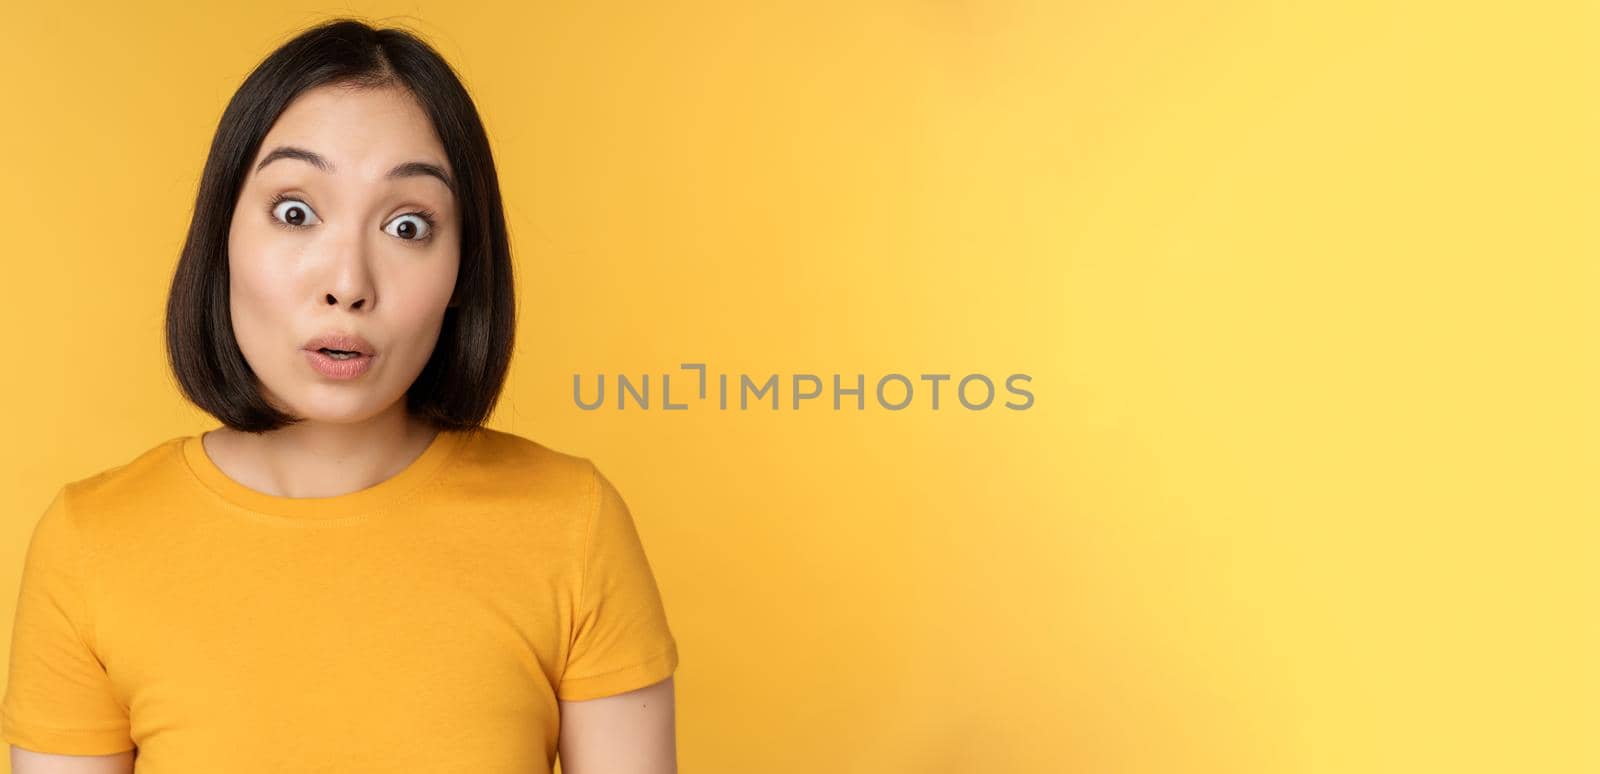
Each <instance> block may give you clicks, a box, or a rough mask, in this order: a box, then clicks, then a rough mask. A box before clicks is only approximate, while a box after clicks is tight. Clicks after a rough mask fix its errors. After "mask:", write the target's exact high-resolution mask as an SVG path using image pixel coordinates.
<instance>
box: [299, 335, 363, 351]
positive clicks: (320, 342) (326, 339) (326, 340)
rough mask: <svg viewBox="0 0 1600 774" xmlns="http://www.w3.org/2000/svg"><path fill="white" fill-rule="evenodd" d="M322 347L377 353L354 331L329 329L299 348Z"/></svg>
mask: <svg viewBox="0 0 1600 774" xmlns="http://www.w3.org/2000/svg"><path fill="white" fill-rule="evenodd" d="M323 348H327V349H340V350H344V351H345V352H360V353H361V354H363V355H376V354H378V353H377V352H375V351H374V350H373V349H372V345H371V344H369V343H367V340H366V339H364V338H361V337H360V336H358V335H356V334H354V333H342V332H339V331H329V332H328V333H324V334H322V335H320V336H317V337H315V338H313V339H311V340H310V341H307V342H306V343H305V345H304V346H302V347H301V349H310V350H317V349H323Z"/></svg>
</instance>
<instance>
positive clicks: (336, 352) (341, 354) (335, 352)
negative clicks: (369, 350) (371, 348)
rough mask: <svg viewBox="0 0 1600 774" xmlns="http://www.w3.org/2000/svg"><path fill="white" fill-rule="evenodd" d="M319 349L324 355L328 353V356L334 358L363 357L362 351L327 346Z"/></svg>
mask: <svg viewBox="0 0 1600 774" xmlns="http://www.w3.org/2000/svg"><path fill="white" fill-rule="evenodd" d="M317 351H318V352H321V353H322V354H324V355H327V356H328V357H331V358H333V359H334V360H353V359H355V358H358V357H361V353H360V352H346V351H345V350H342V349H328V348H327V347H323V348H322V349H319V350H317Z"/></svg>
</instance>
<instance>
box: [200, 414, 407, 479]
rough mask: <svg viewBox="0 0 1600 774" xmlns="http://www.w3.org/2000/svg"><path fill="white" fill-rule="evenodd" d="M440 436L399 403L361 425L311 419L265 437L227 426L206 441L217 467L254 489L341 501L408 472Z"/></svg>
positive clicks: (203, 437)
mask: <svg viewBox="0 0 1600 774" xmlns="http://www.w3.org/2000/svg"><path fill="white" fill-rule="evenodd" d="M437 432H438V431H437V430H436V429H435V428H433V427H432V426H430V425H428V424H427V423H425V422H422V421H420V420H417V419H415V418H414V417H412V416H411V415H410V414H409V413H407V412H406V411H405V405H404V402H403V401H400V402H397V403H396V406H395V408H394V409H391V410H389V411H385V412H384V413H382V414H379V415H377V416H374V417H372V418H370V419H366V420H363V421H360V422H341V423H334V422H316V421H312V420H306V421H304V422H301V423H299V424H297V425H291V426H289V427H285V428H282V429H279V430H273V431H271V432H268V433H261V434H254V433H241V432H237V431H234V430H231V429H229V428H226V427H222V428H218V429H216V430H212V431H210V432H208V433H206V434H205V435H204V436H202V438H201V442H202V443H203V444H204V446H205V449H206V453H207V454H208V455H209V456H210V457H211V459H212V461H213V462H215V463H216V465H217V467H218V468H221V469H222V471H223V472H224V473H227V474H228V477H229V478H232V479H233V480H235V481H238V482H239V483H241V484H244V485H245V486H248V487H250V488H251V489H255V490H257V491H260V492H265V493H267V494H271V495H276V496H279V497H336V496H338V495H343V494H349V493H351V492H356V491H359V490H362V489H366V488H367V487H370V486H373V485H375V484H378V483H380V482H382V481H384V480H386V479H389V478H391V477H393V476H394V475H395V474H397V473H399V472H400V471H402V470H404V469H405V468H406V466H408V465H410V464H411V462H412V461H414V460H416V458H417V457H419V456H421V454H422V452H423V451H424V450H426V449H427V448H428V445H429V444H430V443H431V442H432V441H433V438H434V436H435V434H436V433H437Z"/></svg>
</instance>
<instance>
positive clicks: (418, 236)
mask: <svg viewBox="0 0 1600 774" xmlns="http://www.w3.org/2000/svg"><path fill="white" fill-rule="evenodd" d="M389 225H390V228H388V229H385V231H387V232H388V233H390V234H393V235H395V236H397V237H400V238H401V239H404V240H406V241H408V242H421V241H423V240H425V239H427V238H428V234H430V233H432V231H433V221H432V220H430V219H429V218H428V216H427V215H426V214H424V213H421V212H408V213H406V214H404V215H401V216H400V217H398V218H395V219H394V220H392V221H389Z"/></svg>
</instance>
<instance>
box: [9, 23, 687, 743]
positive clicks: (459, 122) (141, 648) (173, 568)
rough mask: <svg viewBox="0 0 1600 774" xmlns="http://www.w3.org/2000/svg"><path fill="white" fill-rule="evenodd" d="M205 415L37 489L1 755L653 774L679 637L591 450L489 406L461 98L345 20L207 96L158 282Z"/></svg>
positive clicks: (478, 254)
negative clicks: (230, 91)
mask: <svg viewBox="0 0 1600 774" xmlns="http://www.w3.org/2000/svg"><path fill="white" fill-rule="evenodd" d="M167 314H168V316H167V339H168V349H169V355H170V359H171V366H172V368H173V369H174V372H175V375H176V377H177V382H178V384H179V386H180V387H181V389H182V391H183V392H184V394H185V395H186V396H187V397H188V398H189V399H190V400H191V401H193V402H194V403H195V404H196V405H198V406H199V407H200V408H202V409H204V410H205V411H206V412H208V413H210V414H211V415H213V416H215V417H216V418H217V419H218V420H220V421H221V422H222V424H223V426H222V427H218V428H216V429H213V430H210V431H208V432H204V433H201V434H199V435H192V436H180V437H176V438H172V439H170V440H168V441H166V442H164V443H162V444H159V445H157V446H155V447H154V448H151V449H149V450H147V451H145V452H143V453H142V454H140V455H139V456H138V457H136V458H134V459H132V460H131V461H129V462H127V463H126V464H123V465H120V466H118V467H115V468H111V469H109V470H106V471H103V472H101V473H99V474H97V475H95V476H91V477H89V478H85V479H82V480H79V481H74V482H71V483H68V484H66V485H65V486H63V487H62V488H61V489H60V490H59V491H58V492H57V494H56V496H55V498H54V499H53V501H52V502H51V503H50V505H49V507H48V508H47V509H46V510H45V512H44V514H43V516H42V517H41V518H40V519H39V521H38V524H37V525H36V527H35V528H34V532H33V536H32V539H31V542H30V543H29V547H28V552H27V559H26V563H25V567H24V570H23V578H22V586H21V591H20V595H19V599H18V607H17V613H16V620H15V627H14V633H13V640H12V646H11V647H12V650H11V662H10V680H9V683H8V685H7V688H6V692H5V696H4V701H3V703H0V710H3V712H0V730H3V734H4V736H5V737H6V739H7V740H8V741H9V742H10V743H11V744H12V745H13V746H12V766H13V771H15V772H18V773H19V774H28V773H29V772H41V771H53V772H66V771H74V772H91V771H92V772H113V771H121V772H126V771H132V770H133V769H134V766H135V762H137V769H138V771H140V772H145V773H147V774H162V773H164V772H173V773H177V772H183V773H185V774H188V773H190V772H200V771H213V772H229V774H249V773H250V772H257V771H259V772H274V773H278V772H308V771H330V772H398V771H418V772H430V774H431V773H434V772H450V771H460V772H474V773H475V774H481V773H484V772H529V771H549V770H550V769H551V767H552V765H553V763H554V760H555V758H556V756H557V754H558V753H559V756H560V758H561V763H562V769H563V771H564V772H566V774H586V773H590V772H602V771H603V772H672V771H675V770H676V763H675V757H676V753H675V744H674V717H673V715H674V705H673V681H672V673H673V671H674V670H675V669H676V666H677V663H678V653H677V646H676V642H675V640H674V638H673V635H672V633H671V631H670V629H669V628H668V626H667V621H666V617H665V614H664V611H663V607H662V603H661V597H660V595H659V593H658V590H657V587H656V584H655V581H654V579H653V577H652V575H651V571H650V566H649V563H648V561H647V560H646V558H645V554H644V551H643V548H642V546H641V543H640V540H639V536H638V533H637V531H636V529H635V525H634V523H633V520H632V518H631V516H630V514H629V511H628V509H627V506H626V505H625V504H624V502H623V500H622V499H621V497H620V495H619V494H618V491H617V489H616V488H615V487H614V486H613V485H612V484H611V482H610V481H608V480H607V479H606V477H605V476H604V475H602V474H601V473H600V471H599V470H598V469H597V468H596V467H595V465H594V464H593V463H591V462H590V460H588V459H586V458H583V457H578V456H573V455H569V454H566V453H563V452H559V451H555V450H553V449H551V448H548V447H545V446H543V445H541V444H539V443H536V442H534V441H531V440H528V439H525V438H522V437H519V436H516V435H512V434H509V433H504V432H500V431H495V430H492V429H489V428H486V427H483V426H482V425H481V423H482V422H483V421H484V419H485V418H486V417H487V416H488V414H489V412H490V410H491V409H492V407H493V406H494V404H495V402H496V399H497V398H498V395H499V392H500V389H501V385H502V383H503V380H504V377H505V373H506V369H507V364H508V361H509V359H510V353H511V348H512V332H513V327H514V324H515V310H514V295H513V292H512V282H511V264H510V257H509V249H508V246H507V239H506V232H505V222H504V216H503V213H502V211H501V203H500V193H499V189H498V182H497V179H496V174H495V167H494V163H493V159H492V157H491V154H490V149H489V145H488V140H487V138H486V136H485V134H484V131H483V128H482V125H481V123H480V121H479V117H478V114H477V111H476V108H475V107H474V106H473V103H472V101H471V99H470V97H469V96H468V95H467V92H466V91H465V89H464V88H463V87H462V85H461V83H460V82H459V80H458V79H457V77H456V76H455V74H454V73H453V72H452V70H451V68H450V67H449V66H448V65H447V64H446V63H445V62H444V60H443V59H442V58H440V56H439V55H438V54H437V53H436V52H435V51H434V50H433V49H431V48H430V47H429V46H428V45H426V44H425V43H423V42H422V41H420V40H418V39H416V38H415V37H413V36H411V35H410V34H408V33H406V32H404V31H401V30H394V29H386V30H377V29H373V28H371V27H369V26H367V25H365V24H362V23H359V22H356V21H349V20H340V21H336V22H333V23H330V24H326V25H323V26H321V27H318V28H316V29H312V30H310V31H308V32H306V33H304V34H302V35H300V36H298V37H296V38H294V39H293V40H291V41H290V42H288V43H287V44H285V45H284V46H283V47H281V48H280V49H278V50H277V51H276V52H274V53H273V54H272V55H271V56H269V57H268V58H267V59H266V60H265V61H263V62H262V63H261V64H260V66H258V67H257V68H256V69H255V71H254V72H252V73H251V74H250V76H249V77H248V79H247V80H246V81H245V82H244V84H243V85H242V86H241V87H240V89H239V91H238V92H237V93H236V94H235V95H234V97H233V99H232V100H231V101H230V102H229V104H228V107H227V109H226V111H225V112H224V114H223V117H222V120H221V122H220V125H219V126H218V128H217V132H216V136H215V138H214V140H213V142H212V146H211V152H210V156H209V158H208V159H207V162H206V166H205V171H204V173H203V177H202V180H201V184H200V190H199V197H198V201H197V203H196V207H195V212H194V218H193V221H192V223H191V225H190V229H189V235H188V239H187V241H186V243H185V245H184V249H183V253H182V256H181V258H180V261H179V264H178V267H177V271H176V274H175V276H174V279H173V283H172V289H171V295H170V298H169V301H168V308H167Z"/></svg>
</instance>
